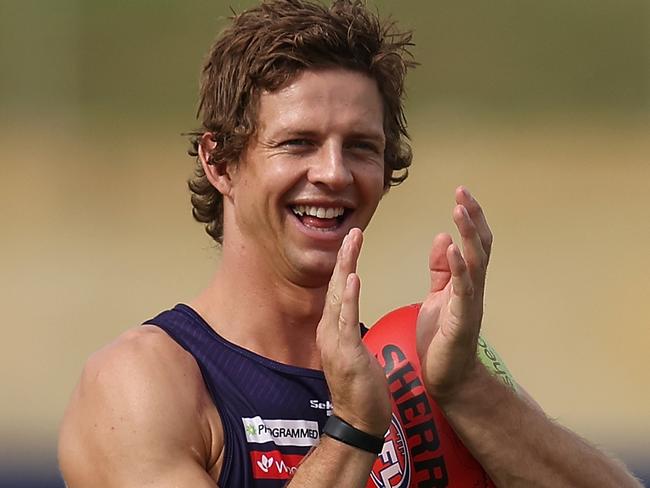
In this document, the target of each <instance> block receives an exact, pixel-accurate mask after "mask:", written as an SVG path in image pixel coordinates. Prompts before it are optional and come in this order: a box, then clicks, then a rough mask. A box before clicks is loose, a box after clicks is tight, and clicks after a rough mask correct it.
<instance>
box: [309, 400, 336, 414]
mask: <svg viewBox="0 0 650 488" xmlns="http://www.w3.org/2000/svg"><path fill="white" fill-rule="evenodd" d="M309 406H310V407H311V408H315V409H317V410H327V415H332V407H333V405H332V402H330V401H329V400H325V401H324V402H321V401H320V400H309Z"/></svg>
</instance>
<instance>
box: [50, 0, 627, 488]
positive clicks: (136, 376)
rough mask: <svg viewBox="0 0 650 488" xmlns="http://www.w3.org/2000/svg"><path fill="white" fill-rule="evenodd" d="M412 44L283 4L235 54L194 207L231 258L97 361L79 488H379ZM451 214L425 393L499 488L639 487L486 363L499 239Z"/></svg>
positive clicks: (430, 296) (83, 430)
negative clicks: (371, 286) (366, 243)
mask: <svg viewBox="0 0 650 488" xmlns="http://www.w3.org/2000/svg"><path fill="white" fill-rule="evenodd" d="M409 46H410V35H409V34H408V33H400V32H398V31H397V30H396V28H395V26H394V25H393V24H391V23H386V22H383V21H381V20H379V19H378V18H377V17H376V16H375V15H374V14H373V13H371V12H369V11H368V9H366V7H365V6H364V4H363V3H362V2H357V1H352V0H339V1H335V2H334V3H333V4H332V5H331V6H329V7H326V6H322V5H320V4H315V3H310V2H308V1H305V0H270V1H268V2H265V3H263V4H261V5H260V6H258V7H255V8H252V9H250V10H248V11H246V12H244V13H242V14H240V15H237V16H235V17H234V19H233V23H232V25H231V26H230V27H229V28H228V29H227V30H226V31H224V32H223V33H222V34H221V35H220V37H219V38H218V39H217V41H216V43H215V44H214V46H213V47H212V50H211V51H210V54H209V56H208V58H207V61H206V64H205V66H204V70H203V79H202V88H201V103H200V116H201V122H202V129H201V130H200V131H199V132H197V133H196V135H195V137H194V139H193V151H192V154H193V155H194V156H196V157H197V168H196V173H195V176H194V178H193V179H192V180H191V181H190V189H191V190H192V204H193V211H194V216H195V218H196V219H197V220H199V221H200V222H203V223H205V224H206V229H207V231H208V233H209V234H210V235H211V236H212V237H213V238H214V239H215V240H216V241H217V242H218V243H220V244H221V247H222V259H221V262H220V265H219V267H218V269H217V270H216V272H215V275H214V278H213V280H212V282H211V283H210V284H209V286H208V287H207V288H206V289H205V290H204V291H203V292H202V293H201V294H200V295H199V296H198V297H197V298H196V299H195V300H193V301H192V302H191V303H189V304H181V305H177V306H176V307H174V308H173V309H172V310H168V311H165V312H163V313H161V314H160V315H158V316H157V317H155V318H153V319H151V320H149V321H148V322H146V324H145V325H144V326H140V327H137V328H135V329H133V330H130V331H127V332H125V333H124V334H123V335H122V336H121V337H119V338H118V339H117V340H116V341H115V342H113V343H112V344H109V345H108V346H106V347H105V348H104V349H102V350H100V351H99V352H97V353H96V354H94V355H93V356H92V357H91V358H90V359H89V361H88V363H87V364H86V367H85V369H84V372H83V374H82V377H81V380H80V383H79V385H78V387H77V389H76V390H75V392H74V394H73V397H72V400H71V402H70V406H69V408H68V410H67V413H66V416H65V419H64V422H63V425H62V428H61V436H60V443H59V458H60V464H61V470H62V473H63V475H64V478H65V480H66V483H67V484H68V486H69V487H70V488H77V487H88V486H93V487H100V488H101V487H142V486H151V487H160V488H165V487H197V488H199V487H206V488H207V487H214V486H221V487H246V488H249V487H261V488H264V487H267V488H272V487H280V486H284V485H285V484H287V483H288V484H289V485H290V486H291V487H303V486H304V487H332V486H340V487H355V486H360V487H363V486H366V483H367V482H368V479H369V473H370V469H371V466H372V464H373V462H374V460H375V459H376V457H377V454H378V452H379V451H380V450H381V448H382V445H383V437H384V433H385V432H386V430H387V428H388V425H389V422H390V416H391V406H390V399H389V392H388V387H387V383H386V379H385V377H384V373H383V371H382V369H381V367H380V366H379V363H378V362H377V361H376V359H375V358H374V357H373V356H372V355H371V354H370V353H369V352H368V350H367V349H366V347H365V346H364V345H363V343H362V342H361V333H360V329H359V316H358V301H359V290H360V281H359V277H358V275H357V274H356V262H357V259H358V256H359V253H360V249H361V243H362V231H363V230H364V229H365V228H366V226H367V225H368V223H369V222H370V219H371V218H372V216H373V213H374V212H375V210H376V208H377V205H378V204H379V201H380V200H381V198H382V196H383V195H384V194H385V192H386V191H387V190H388V188H389V187H390V186H391V185H392V184H396V183H399V182H400V181H402V180H403V179H404V177H405V176H406V174H405V169H406V168H407V167H408V166H409V164H410V162H411V153H410V148H409V146H408V144H407V133H406V127H405V118H404V115H403V111H402V102H401V100H402V95H403V86H404V76H405V74H406V71H407V69H408V68H409V67H411V66H412V65H413V62H412V60H411V57H410V54H409V52H408V48H409ZM455 199H456V203H457V205H456V207H455V209H454V211H453V215H452V218H453V221H454V223H455V225H456V226H457V228H458V230H459V232H460V235H461V241H462V242H461V246H460V247H459V246H458V245H456V244H455V243H453V242H452V240H451V237H450V235H449V234H446V233H445V234H440V235H438V237H436V239H435V241H434V243H433V246H432V250H431V254H430V258H429V267H430V275H431V286H430V290H429V291H428V293H427V294H426V297H425V300H424V302H423V306H422V308H421V312H420V315H419V318H418V326H417V327H418V329H417V332H418V354H419V355H420V360H421V363H422V366H423V376H424V378H423V379H424V384H425V387H426V389H427V391H428V393H429V394H430V395H431V396H432V397H433V398H434V399H435V400H436V401H437V402H438V403H439V405H440V406H441V408H442V409H443V410H444V412H445V415H446V416H447V418H448V419H449V422H450V423H451V425H452V426H453V427H454V429H455V430H456V432H457V433H458V434H459V435H460V437H461V438H462V439H463V441H464V442H465V444H466V445H467V446H468V448H469V449H470V450H471V452H472V453H473V454H474V455H475V456H476V458H477V459H478V461H479V462H480V463H481V464H482V465H483V466H484V467H485V469H486V470H487V472H488V473H489V474H490V476H491V478H492V479H493V480H494V481H495V483H496V484H497V485H498V486H547V487H554V488H556V487H561V486H572V487H573V486H585V487H590V488H593V487H606V486H607V487H609V486H611V487H636V486H639V485H638V483H637V482H636V481H635V480H634V479H633V478H632V477H630V476H629V474H627V472H626V470H625V469H624V468H623V467H621V466H620V465H619V464H618V463H616V462H615V461H613V460H611V459H609V458H608V457H607V456H605V455H603V454H602V453H600V452H599V451H597V450H596V449H594V448H593V447H591V446H589V445H588V444H587V443H585V442H583V441H582V440H581V439H579V438H578V437H577V436H575V435H574V434H572V433H571V432H569V431H567V430H565V429H563V428H562V427H560V426H558V425H556V424H554V423H553V422H552V421H550V420H549V419H548V418H547V417H546V416H545V415H544V414H543V412H541V410H540V409H539V407H537V406H536V405H535V403H534V402H533V401H532V400H530V399H529V398H528V397H527V396H526V395H525V394H520V395H518V394H517V393H514V392H513V391H512V390H511V389H509V388H507V387H506V386H505V385H504V384H503V383H502V382H500V381H499V380H498V379H496V378H494V377H493V376H492V375H490V373H489V372H487V370H486V368H485V367H484V366H482V364H481V363H480V361H478V360H477V354H476V353H477V341H478V332H479V330H480V326H481V317H482V310H483V309H482V307H483V287H484V279H485V272H486V267H487V263H488V258H489V254H490V248H491V243H492V236H491V233H490V229H489V227H488V224H487V221H486V220H485V217H484V214H483V211H482V210H481V207H480V206H479V204H478V203H477V201H476V200H475V199H474V198H473V197H472V196H471V194H470V193H469V192H468V191H467V190H466V189H464V188H462V187H459V188H458V189H457V190H456V193H455ZM461 247H462V252H461ZM425 485H426V486H430V485H427V484H426V483H425ZM431 486H432V485H431Z"/></svg>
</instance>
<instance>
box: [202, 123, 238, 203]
mask: <svg viewBox="0 0 650 488" xmlns="http://www.w3.org/2000/svg"><path fill="white" fill-rule="evenodd" d="M216 147H217V142H216V141H215V140H214V135H213V133H212V132H206V133H205V134H203V135H202V136H201V139H200V141H199V159H200V160H201V166H202V167H203V171H204V172H205V176H207V178H208V181H209V182H210V183H211V184H212V186H214V187H215V188H216V189H217V190H218V191H219V193H221V194H222V195H229V194H230V191H231V189H232V181H231V179H230V173H229V171H228V164H227V163H221V164H211V163H210V161H211V160H212V158H211V155H212V152H213V151H214V149H215V148H216Z"/></svg>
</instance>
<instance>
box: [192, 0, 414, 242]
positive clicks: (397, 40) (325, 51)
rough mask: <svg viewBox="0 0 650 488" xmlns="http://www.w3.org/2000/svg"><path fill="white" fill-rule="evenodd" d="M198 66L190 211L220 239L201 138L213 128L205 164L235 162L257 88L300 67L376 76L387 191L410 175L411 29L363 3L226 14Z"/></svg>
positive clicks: (281, 82)
mask: <svg viewBox="0 0 650 488" xmlns="http://www.w3.org/2000/svg"><path fill="white" fill-rule="evenodd" d="M231 21H232V24H231V25H230V26H229V27H228V28H226V29H225V30H224V31H223V32H222V33H221V34H220V35H219V36H218V38H217V40H216V41H215V43H214V44H213V46H212V48H211V49H210V52H209V54H208V57H207V60H206V62H205V64H204V66H203V71H202V77H201V89H200V101H199V108H198V113H197V117H198V118H199V119H200V120H201V123H202V128H201V129H200V130H198V131H195V132H191V133H189V135H190V136H191V148H190V150H189V151H188V153H189V154H190V155H191V156H193V157H195V158H196V162H197V164H196V168H195V171H194V176H193V177H192V178H190V180H189V181H188V186H189V188H190V190H191V192H192V206H193V209H192V214H193V215H194V218H195V219H196V220H197V221H199V222H202V223H205V224H206V231H207V232H208V234H210V236H212V237H213V238H214V239H215V240H216V241H217V242H218V243H222V240H223V196H222V195H221V194H220V193H219V192H218V191H217V189H216V188H214V186H212V185H211V184H210V182H209V181H208V178H207V177H206V175H205V172H204V171H203V168H202V166H201V161H200V159H199V158H198V148H199V144H200V140H201V136H202V135H203V134H204V133H205V132H210V133H212V137H213V140H214V141H215V142H216V147H215V148H214V150H213V151H212V152H211V154H210V155H209V161H208V162H209V164H213V165H220V164H226V163H229V162H236V161H238V159H239V157H240V155H241V154H242V152H243V150H244V148H245V147H246V144H247V143H248V141H249V139H250V137H251V136H252V135H253V134H254V133H255V131H256V124H257V113H256V112H257V108H258V102H259V96H260V93H261V92H262V91H269V92H273V91H276V90H278V89H280V88H282V87H283V86H285V85H286V84H287V83H289V82H290V81H291V80H292V79H294V78H295V77H296V76H297V74H299V73H300V72H301V71H303V70H305V69H323V68H330V67H341V68H345V69H350V70H354V71H359V72H362V73H365V74H367V75H368V76H370V77H371V78H373V79H374V80H376V81H377V84H378V86H379V90H380V93H381V96H382V99H383V102H384V132H385V135H386V149H385V152H384V161H385V166H386V175H385V184H384V186H385V188H386V189H388V188H389V187H390V186H394V185H397V184H399V183H401V182H402V181H404V180H405V179H406V177H407V175H408V167H409V166H410V164H411V159H412V153H411V147H410V145H409V143H408V139H409V136H408V132H407V128H406V117H405V115H404V108H403V105H402V98H403V95H404V79H405V76H406V72H407V70H408V69H409V68H411V67H413V66H415V65H416V63H415V62H414V60H413V56H412V54H411V51H410V48H411V46H413V43H412V42H411V39H412V32H411V31H403V32H402V31H399V30H398V29H397V27H396V24H395V22H394V21H392V20H383V19H381V18H379V16H378V14H376V13H374V12H371V11H370V10H369V9H368V7H367V6H366V4H365V1H363V0H334V1H333V2H332V4H331V5H330V6H329V7H327V6H324V5H322V4H319V3H316V2H314V1H311V0H266V1H263V2H262V3H261V4H260V5H258V6H256V7H254V8H251V9H249V10H246V11H244V12H243V13H241V14H236V15H233V16H232V17H231Z"/></svg>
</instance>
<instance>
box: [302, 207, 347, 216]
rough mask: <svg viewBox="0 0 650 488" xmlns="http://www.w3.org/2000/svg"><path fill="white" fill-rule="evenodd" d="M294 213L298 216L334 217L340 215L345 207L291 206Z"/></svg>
mask: <svg viewBox="0 0 650 488" xmlns="http://www.w3.org/2000/svg"><path fill="white" fill-rule="evenodd" d="M291 210H293V213H295V214H296V215H298V216H301V217H302V216H303V215H309V216H310V217H317V218H319V219H334V218H336V217H340V216H341V215H343V213H344V212H345V209H344V208H343V207H336V208H333V207H327V208H326V207H310V206H307V205H296V206H294V207H292V208H291Z"/></svg>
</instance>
